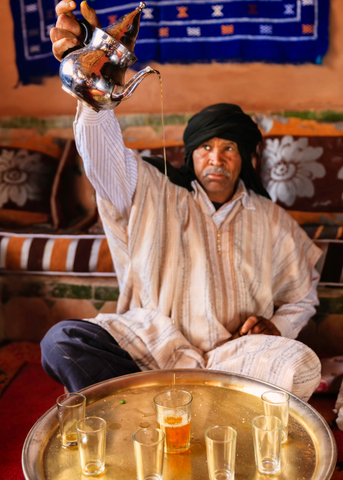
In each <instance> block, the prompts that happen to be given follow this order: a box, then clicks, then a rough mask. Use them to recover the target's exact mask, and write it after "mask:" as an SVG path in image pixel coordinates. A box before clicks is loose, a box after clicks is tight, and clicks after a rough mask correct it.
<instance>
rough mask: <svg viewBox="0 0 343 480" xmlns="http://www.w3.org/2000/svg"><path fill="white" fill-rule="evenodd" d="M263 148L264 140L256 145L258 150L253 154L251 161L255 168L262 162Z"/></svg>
mask: <svg viewBox="0 0 343 480" xmlns="http://www.w3.org/2000/svg"><path fill="white" fill-rule="evenodd" d="M262 148H263V145H262V142H259V143H258V144H257V146H256V152H253V153H252V154H251V163H252V166H253V167H254V169H255V170H256V168H257V166H258V165H259V163H260V158H261V154H262Z"/></svg>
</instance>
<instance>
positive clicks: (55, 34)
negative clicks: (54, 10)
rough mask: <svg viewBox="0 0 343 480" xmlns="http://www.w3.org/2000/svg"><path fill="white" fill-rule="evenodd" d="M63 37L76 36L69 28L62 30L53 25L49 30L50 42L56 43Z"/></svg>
mask: <svg viewBox="0 0 343 480" xmlns="http://www.w3.org/2000/svg"><path fill="white" fill-rule="evenodd" d="M63 38H76V36H75V35H74V34H73V33H71V32H70V31H69V30H63V29H62V28H56V27H54V28H52V29H51V30H50V39H51V41H52V43H56V42H57V41H58V40H62V39H63Z"/></svg>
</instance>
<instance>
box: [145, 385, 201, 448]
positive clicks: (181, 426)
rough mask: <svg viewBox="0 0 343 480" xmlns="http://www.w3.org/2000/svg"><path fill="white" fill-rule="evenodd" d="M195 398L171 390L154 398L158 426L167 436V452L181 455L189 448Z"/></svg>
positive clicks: (179, 391) (185, 393)
mask: <svg viewBox="0 0 343 480" xmlns="http://www.w3.org/2000/svg"><path fill="white" fill-rule="evenodd" d="M192 402H193V397H192V395H191V394H190V393H188V392H186V391H184V390H169V391H167V392H162V393H159V394H157V395H156V396H155V397H154V404H155V409H156V414H157V425H158V428H160V429H161V430H162V431H163V432H164V434H165V451H166V452H167V453H181V452H184V451H185V450H187V449H188V448H189V445H190V436H191V408H192Z"/></svg>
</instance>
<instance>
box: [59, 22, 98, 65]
mask: <svg viewBox="0 0 343 480" xmlns="http://www.w3.org/2000/svg"><path fill="white" fill-rule="evenodd" d="M77 22H78V24H79V25H80V27H81V33H83V34H84V36H85V37H84V39H83V42H82V43H83V45H88V44H89V42H90V41H91V38H92V36H93V29H92V26H91V24H90V23H89V22H87V20H85V19H82V20H78V21H77ZM80 48H82V47H80V45H77V46H76V47H73V48H70V49H69V50H66V51H65V52H64V54H63V55H62V60H63V58H65V57H66V56H67V55H69V53H72V52H75V50H79V49H80Z"/></svg>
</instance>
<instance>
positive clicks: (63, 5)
mask: <svg viewBox="0 0 343 480" xmlns="http://www.w3.org/2000/svg"><path fill="white" fill-rule="evenodd" d="M75 8H76V3H75V2H74V1H71V2H66V1H64V0H62V1H61V2H59V3H58V4H57V6H56V14H57V17H58V18H57V22H56V27H54V28H52V29H51V31H50V38H51V41H52V45H53V46H52V51H53V54H54V56H55V58H57V60H59V61H61V60H62V55H63V54H64V52H66V51H67V50H69V49H70V48H73V47H75V46H76V45H81V43H82V40H83V39H82V30H81V27H80V25H79V24H78V22H77V19H76V17H75V15H74V14H73V10H75ZM80 8H81V13H82V16H83V17H84V19H85V20H87V21H88V22H89V23H90V24H91V26H92V27H93V29H94V28H95V27H98V28H101V24H100V22H99V19H98V17H97V15H96V13H95V10H93V8H91V7H89V6H88V4H87V2H82V3H81V5H80Z"/></svg>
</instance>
